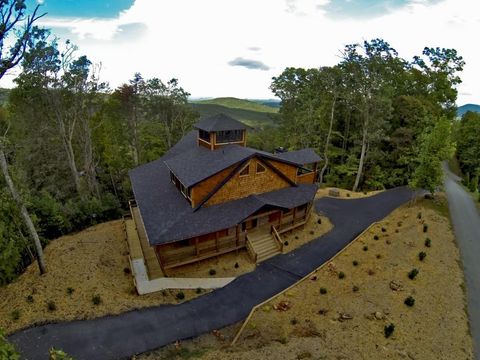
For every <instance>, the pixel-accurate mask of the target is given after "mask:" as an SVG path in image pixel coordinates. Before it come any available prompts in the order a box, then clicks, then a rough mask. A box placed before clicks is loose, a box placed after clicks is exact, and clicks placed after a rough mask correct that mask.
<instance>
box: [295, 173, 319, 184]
mask: <svg viewBox="0 0 480 360" xmlns="http://www.w3.org/2000/svg"><path fill="white" fill-rule="evenodd" d="M315 175H316V171H314V172H311V173H308V174H303V175H299V176H297V184H313V183H314V182H315Z"/></svg>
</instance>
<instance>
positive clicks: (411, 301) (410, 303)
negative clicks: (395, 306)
mask: <svg viewBox="0 0 480 360" xmlns="http://www.w3.org/2000/svg"><path fill="white" fill-rule="evenodd" d="M403 303H404V304H405V305H407V306H410V307H412V306H413V305H415V299H414V298H413V297H411V296H409V297H407V298H406V299H405V301H404V302H403Z"/></svg>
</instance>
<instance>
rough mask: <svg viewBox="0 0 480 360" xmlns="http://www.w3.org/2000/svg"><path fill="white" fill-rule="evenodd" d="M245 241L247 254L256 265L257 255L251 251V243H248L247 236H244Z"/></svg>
mask: <svg viewBox="0 0 480 360" xmlns="http://www.w3.org/2000/svg"><path fill="white" fill-rule="evenodd" d="M245 239H246V244H247V252H248V254H249V255H250V257H251V258H252V260H253V261H254V262H255V264H256V263H257V253H256V252H255V250H253V246H252V243H251V242H250V239H249V238H248V235H245Z"/></svg>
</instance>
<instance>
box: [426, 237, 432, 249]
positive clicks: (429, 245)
mask: <svg viewBox="0 0 480 360" xmlns="http://www.w3.org/2000/svg"><path fill="white" fill-rule="evenodd" d="M425 246H426V247H431V246H432V240H430V239H429V238H426V239H425Z"/></svg>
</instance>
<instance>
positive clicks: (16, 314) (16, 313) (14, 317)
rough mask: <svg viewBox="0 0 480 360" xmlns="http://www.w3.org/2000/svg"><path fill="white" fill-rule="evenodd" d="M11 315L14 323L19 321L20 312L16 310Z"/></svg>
mask: <svg viewBox="0 0 480 360" xmlns="http://www.w3.org/2000/svg"><path fill="white" fill-rule="evenodd" d="M10 315H12V319H13V320H14V321H17V320H18V319H20V310H18V309H15V310H13V311H12V313H11V314H10Z"/></svg>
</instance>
